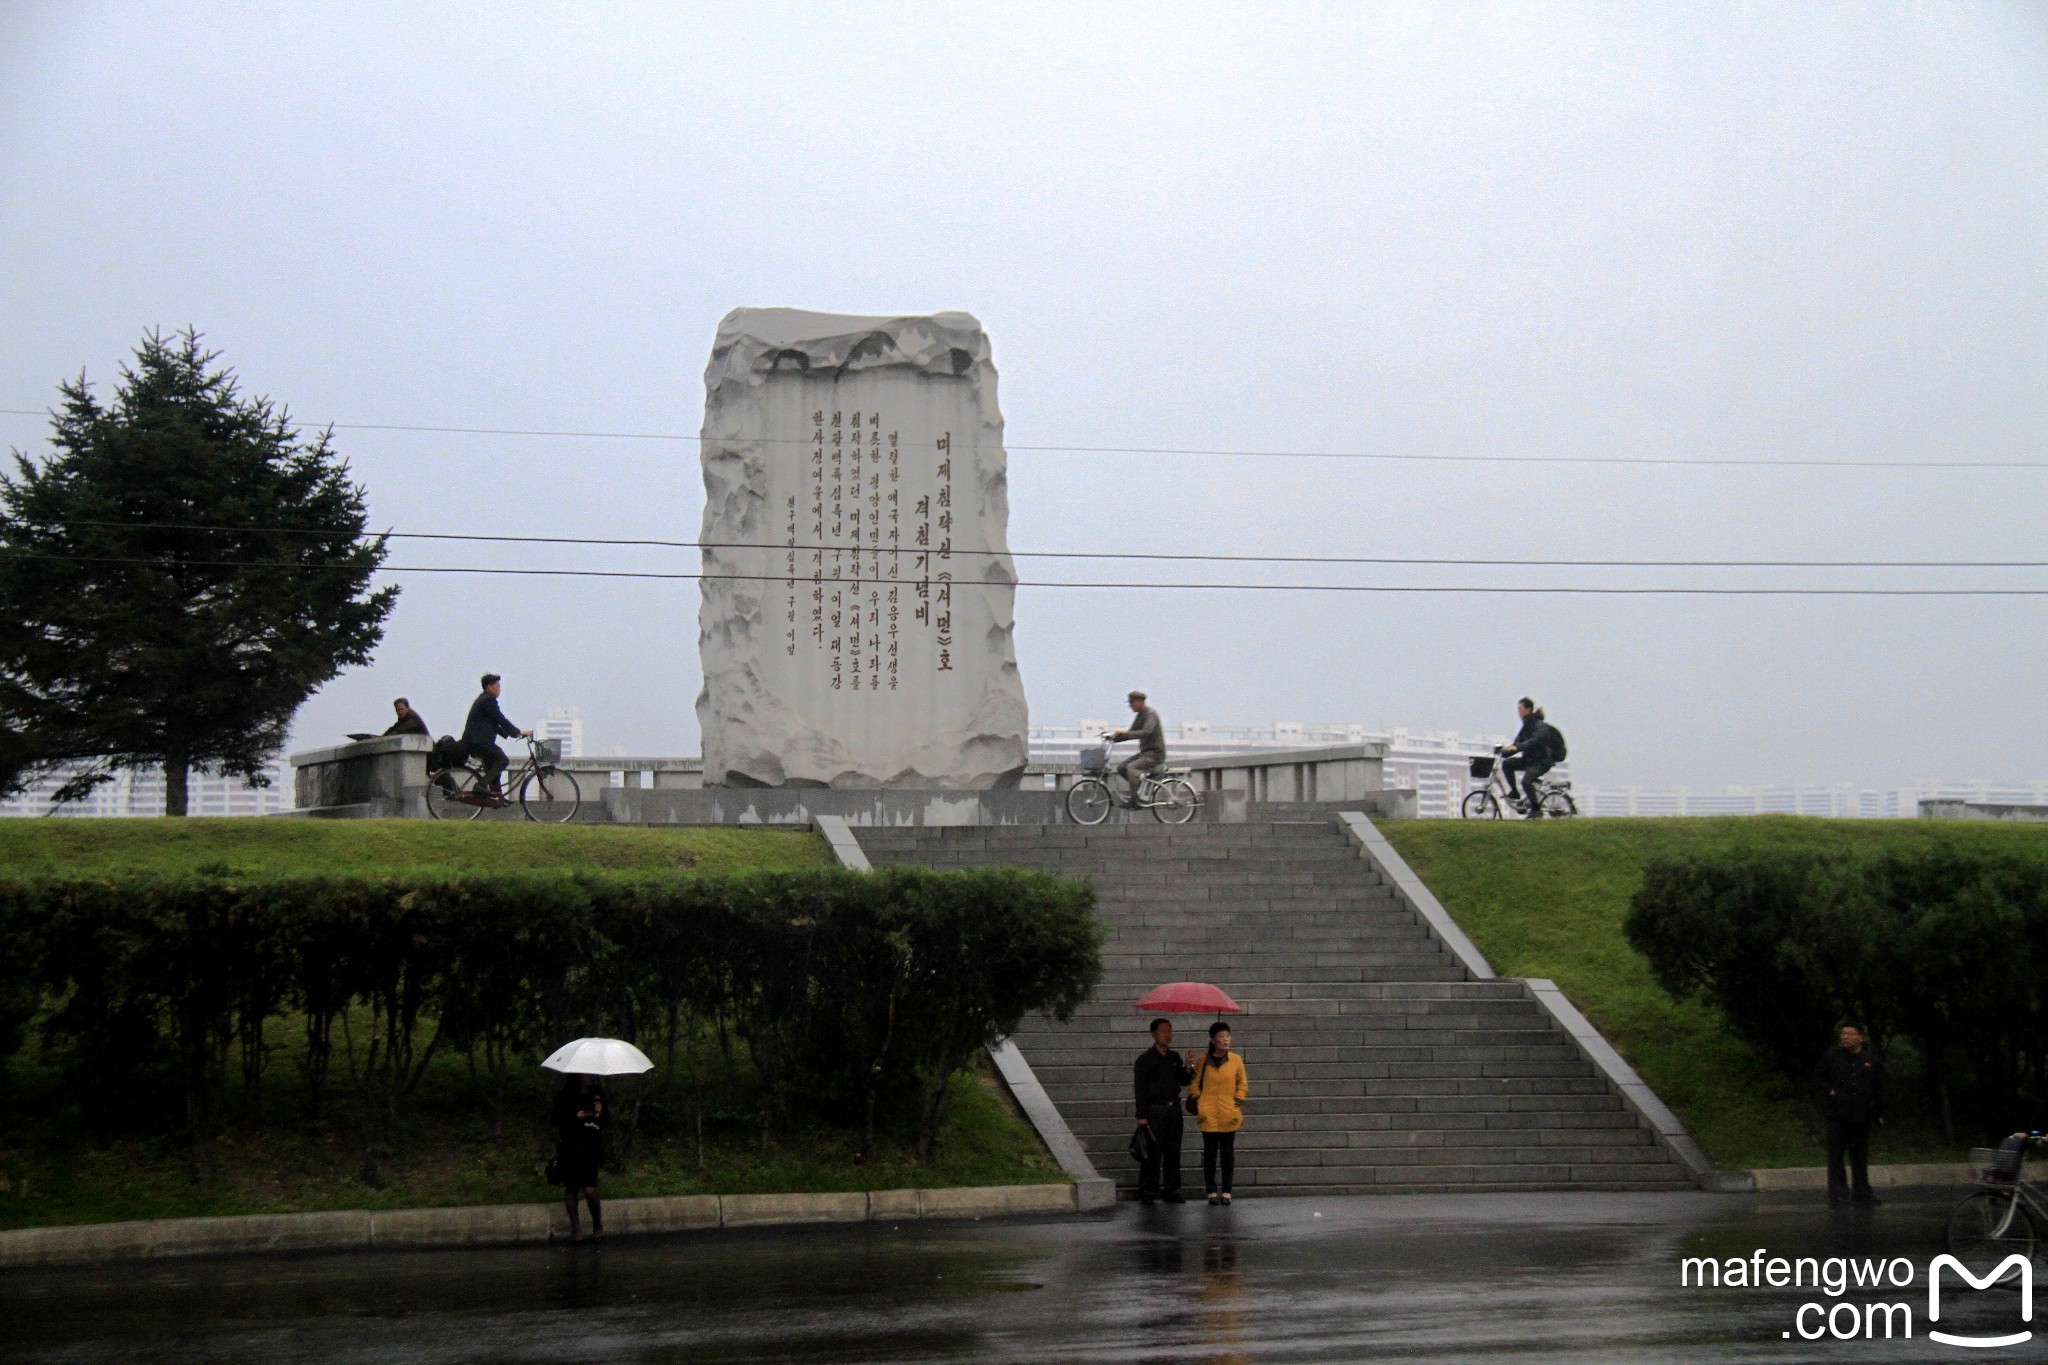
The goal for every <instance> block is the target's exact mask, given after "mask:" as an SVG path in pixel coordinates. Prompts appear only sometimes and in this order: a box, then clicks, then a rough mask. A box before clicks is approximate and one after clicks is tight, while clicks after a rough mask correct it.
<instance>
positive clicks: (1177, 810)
mask: <svg viewBox="0 0 2048 1365" xmlns="http://www.w3.org/2000/svg"><path fill="white" fill-rule="evenodd" d="M1201 808H1202V798H1201V797H1200V796H1198V795H1196V793H1195V784H1194V783H1192V782H1190V781H1188V780H1187V779H1186V778H1184V777H1169V778H1167V779H1166V781H1164V782H1161V783H1160V784H1159V785H1158V786H1157V787H1156V788H1154V789H1153V792H1152V818H1153V819H1155V820H1157V821H1158V822H1159V823H1160V824H1162V825H1185V824H1186V823H1187V822H1188V821H1190V820H1192V819H1194V818H1195V812H1196V811H1198V810H1200V809H1201Z"/></svg>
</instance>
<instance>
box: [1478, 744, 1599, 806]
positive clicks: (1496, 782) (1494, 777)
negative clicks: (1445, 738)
mask: <svg viewBox="0 0 2048 1365" xmlns="http://www.w3.org/2000/svg"><path fill="white" fill-rule="evenodd" d="M1472 776H1474V777H1476V778H1479V779H1481V780H1482V781H1484V782H1485V783H1486V785H1485V786H1483V787H1481V788H1480V789H1479V790H1478V791H1476V792H1467V793H1466V794H1465V800H1464V803H1463V804H1462V805H1460V806H1459V807H1458V814H1459V815H1461V816H1463V817H1464V818H1465V819H1467V820H1499V819H1501V818H1502V817H1503V813H1504V811H1506V810H1508V809H1512V810H1513V811H1515V813H1516V814H1518V815H1519V814H1524V813H1526V812H1527V811H1528V809H1529V803H1528V802H1526V801H1524V800H1523V799H1522V798H1521V797H1519V796H1517V795H1515V793H1514V792H1513V790H1511V789H1510V788H1509V786H1508V779H1507V774H1506V773H1505V772H1503V771H1501V763H1500V750H1499V749H1497V748H1496V749H1495V750H1494V751H1493V754H1492V756H1491V757H1488V756H1486V755H1484V754H1481V755H1479V756H1477V757H1475V758H1473V760H1472ZM1536 800H1537V803H1538V805H1539V806H1540V808H1541V810H1542V813H1543V814H1545V815H1547V816H1549V817H1550V818H1551V819H1553V820H1564V819H1568V818H1569V817H1571V816H1574V815H1577V814H1578V813H1579V803H1578V802H1576V801H1574V800H1573V799H1572V784H1571V783H1570V782H1568V781H1562V780H1560V781H1552V780H1551V779H1550V778H1548V777H1539V778H1537V779H1536Z"/></svg>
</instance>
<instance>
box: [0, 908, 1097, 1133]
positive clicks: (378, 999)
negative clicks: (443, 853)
mask: <svg viewBox="0 0 2048 1365" xmlns="http://www.w3.org/2000/svg"><path fill="white" fill-rule="evenodd" d="M1092 912H1093V892H1092V891H1090V890H1089V889H1088V888H1087V887H1086V886H1084V885H1080V884H1077V883H1073V882H1065V881H1060V880H1058V879H1055V878H1052V877H1048V876H1044V875H1042V874H1034V873H1024V872H1014V871H1005V870H988V871H967V872H956V873H947V874H937V873H929V872H920V871H913V870H888V871H882V872H876V873H871V874H863V873H851V872H842V871H821V872H797V873H789V872H784V873H756V874H749V875H743V876H735V877H705V878H678V877H675V876H672V875H667V876H664V875H655V874H631V873H620V874H589V875H574V876H565V875H561V874H544V873H533V874H510V875H489V876H477V875H465V876H459V877H449V878H440V879H435V878H375V877H363V878H347V877H282V878H274V879H248V878H233V877H227V876H192V877H146V876H134V877H121V878H100V879H90V880H85V879H80V880H54V879H53V880H31V881H17V882H12V883H0V1048H4V1049H6V1053H7V1055H11V1054H12V1052H13V1051H14V1050H15V1049H17V1048H19V1047H22V1046H27V1045H29V1042H30V1040H31V1039H32V1038H33V1037H34V1036H35V1035H38V1034H39V1035H40V1039H41V1042H42V1050H41V1054H40V1055H41V1057H42V1058H43V1059H44V1061H45V1062H46V1063H47V1064H50V1065H54V1066H56V1067H57V1068H59V1069H60V1070H61V1071H62V1072H63V1073H64V1074H65V1076H66V1078H67V1079H68V1080H69V1081H70V1083H71V1084H73V1085H74V1086H75V1087H76V1089H77V1093H78V1097H79V1101H80V1104H81V1109H82V1112H83V1113H84V1114H85V1115H86V1116H87V1118H88V1120H89V1121H90V1122H91V1123H92V1124H93V1125H94V1126H95V1127H97V1128H100V1129H102V1130H112V1129H126V1128H134V1127H138V1126H139V1127H143V1128H158V1129H176V1130H181V1131H185V1132H188V1133H190V1134H191V1135H193V1136H195V1137H200V1136H203V1135H204V1134H206V1133H207V1132H209V1131H210V1130H211V1129H213V1128H214V1127H215V1126H216V1124H217V1122H218V1120H219V1115H220V1109H221V1105H222V1101H223V1099H224V1097H225V1096H226V1095H227V1094H228V1093H229V1092H230V1090H231V1088H232V1089H234V1090H236V1091H237V1092H238V1093H239V1094H241V1095H242V1096H243V1097H245V1098H246V1097H247V1096H248V1095H250V1094H253V1093H255V1091H256V1089H257V1088H258V1087H260V1086H262V1085H263V1084H264V1083H265V1061H266V1057H267V1055H268V1051H269V1049H268V1048H267V1047H266V1043H265V1026H266V1024H268V1025H270V1026H271V1027H272V1029H273V1031H274V1028H275V1021H278V1020H290V1021H292V1023H293V1025H294V1026H296V1027H303V1029H304V1030H305V1046H304V1047H303V1048H298V1049H294V1051H295V1052H296V1053H298V1054H299V1055H300V1057H301V1059H302V1060H301V1062H300V1065H299V1067H298V1068H297V1070H298V1073H299V1074H298V1075H297V1077H296V1078H294V1079H295V1082H296V1084H297V1085H298V1086H299V1087H300V1088H301V1089H302V1091H303V1095H304V1099H305V1103H306V1105H307V1106H308V1108H309V1109H310V1110H315V1111H317V1110H318V1109H319V1107H320V1106H321V1104H322V1103H323V1100H324V1099H325V1098H326V1096H327V1094H328V1091H329V1088H330V1087H329V1078H330V1072H331V1070H332V1069H333V1068H334V1067H335V1066H337V1065H344V1064H345V1065H346V1066H347V1067H348V1068H349V1069H350V1070H351V1071H352V1072H353V1073H354V1077H353V1079H354V1080H355V1082H356V1084H355V1086H354V1090H355V1091H356V1092H358V1093H366V1094H368V1095H370V1096H372V1097H373V1098H374V1103H375V1106H376V1107H377V1108H378V1109H379V1110H380V1111H381V1117H382V1119H383V1120H384V1121H385V1122H387V1123H389V1124H391V1125H393V1126H395V1125H396V1123H397V1121H398V1116H399V1113H400V1109H401V1106H402V1105H403V1103H404V1100H405V1097H406V1096H407V1095H408V1094H409V1093H410V1092H411V1091H412V1089H413V1088H414V1087H415V1086H416V1085H417V1084H418V1083H419V1080H420V1078H421V1076H422V1075H423V1074H424V1073H425V1071H426V1068H427V1065H428V1063H429V1062H430V1061H431V1060H432V1058H433V1057H434V1056H435V1055H436V1054H437V1053H438V1052H440V1051H442V1050H443V1049H448V1048H454V1049H458V1050H460V1051H462V1052H464V1053H467V1054H468V1055H469V1057H470V1059H471V1062H472V1065H474V1066H475V1067H476V1068H477V1069H478V1071H479V1074H484V1075H488V1076H490V1077H492V1078H495V1079H496V1080H497V1081H498V1083H499V1090H500V1092H501V1093H502V1083H503V1079H504V1077H505V1076H506V1075H507V1074H508V1072H509V1069H510V1068H514V1067H530V1066H532V1065H533V1064H535V1063H536V1062H538V1061H539V1060H540V1058H541V1057H542V1056H544V1055H545V1054H546V1052H547V1051H548V1050H549V1049H550V1048H552V1047H554V1046H556V1045H558V1044H560V1043H562V1042H564V1041H567V1040H568V1039H570V1038H573V1037H577V1036H580V1035H590V1034H603V1035H610V1036H616V1037H623V1038H627V1039H630V1040H632V1041H634V1042H637V1043H639V1044H640V1045H641V1046H642V1047H643V1048H645V1049H646V1050H647V1051H648V1052H649V1053H650V1055H652V1056H654V1058H655V1060H656V1062H657V1064H659V1063H661V1062H663V1061H664V1060H668V1061H670V1062H673V1060H674V1059H675V1057H676V1055H677V1049H678V1045H679V1042H681V1041H683V1040H686V1039H689V1038H699V1037H702V1036H704V1035H705V1034H706V1033H707V1032H708V1033H712V1034H715V1035H716V1037H717V1038H718V1039H720V1040H721V1042H722V1043H724V1044H726V1045H727V1050H728V1052H729V1053H731V1054H735V1055H737V1054H744V1057H745V1059H746V1064H748V1065H751V1066H752V1067H754V1068H755V1069H756V1071H757V1072H758V1075H759V1079H760V1081H761V1090H762V1093H763V1094H764V1095H765V1096H766V1102H765V1106H764V1109H763V1113H762V1116H761V1118H762V1122H763V1123H764V1125H772V1124H774V1123H776V1122H778V1121H780V1120H785V1119H789V1118H793V1117H797V1116H799V1115H804V1116H822V1117H824V1118H826V1119H827V1120H829V1121H833V1122H837V1123H845V1124H861V1125H865V1126H866V1128H867V1130H868V1131H869V1133H870V1134H872V1132H873V1131H874V1127H875V1125H876V1124H877V1123H882V1122H887V1123H897V1124H906V1123H915V1125H916V1128H917V1131H918V1132H919V1134H920V1138H921V1143H920V1145H921V1148H922V1149H923V1150H925V1151H927V1152H928V1151H929V1145H930V1141H931V1139H932V1137H933V1135H934V1134H935V1133H936V1132H937V1131H938V1128H939V1126H940V1125H941V1124H942V1123H943V1121H944V1117H945V1115H944V1112H943V1106H944V1103H945V1096H946V1094H947V1093H948V1087H947V1081H948V1080H949V1078H950V1077H952V1076H953V1075H954V1074H955V1073H956V1072H957V1071H958V1070H959V1069H960V1068H962V1067H963V1066H965V1065H967V1064H968V1063H969V1061H970V1060H971V1059H972V1057H973V1055H974V1053H975V1050H976V1049H977V1048H979V1047H981V1046H982V1045H983V1044H984V1043H986V1042H988V1041H991V1040H993V1039H994V1038H996V1037H999V1036H1001V1035H1003V1034H1005V1033H1008V1032H1009V1031H1011V1030H1012V1029H1014V1028H1015V1027H1016V1026H1017V1024H1018V1022H1019V1020H1020V1019H1022V1018H1023V1016H1025V1015H1026V1014H1029V1013H1032V1012H1034V1011H1048V1012H1050V1013H1052V1014H1054V1015H1056V1016H1058V1017H1061V1018H1065V1017H1067V1016H1068V1015H1070V1014H1071V1012H1072V1011H1073V1009H1074V1007H1075V1006H1076V1005H1078V1004H1079V1003H1080V1001H1081V1000H1082V999H1083V998H1085V996H1086V995H1087V993H1088V991H1089V990H1090V989H1091V988H1092V986H1093V985H1094V983H1095V981H1096V979H1097V977H1098V975H1099V972H1100V958H1099V949H1100V929H1099V927H1098V925H1097V923H1096V921H1095V918H1094V915H1093V913H1092ZM38 1021H39V1022H40V1027H39V1028H36V1027H30V1025H31V1024H33V1023H36V1022H38ZM735 1045H736V1046H735ZM337 1058H342V1059H344V1060H343V1061H339V1062H338V1061H337V1060H336V1059H337Z"/></svg>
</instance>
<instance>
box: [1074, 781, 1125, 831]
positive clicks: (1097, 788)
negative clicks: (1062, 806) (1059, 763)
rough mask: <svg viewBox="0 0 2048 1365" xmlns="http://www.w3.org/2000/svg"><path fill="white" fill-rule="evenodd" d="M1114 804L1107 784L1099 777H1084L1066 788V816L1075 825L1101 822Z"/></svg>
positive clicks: (1105, 818) (1107, 816)
mask: <svg viewBox="0 0 2048 1365" xmlns="http://www.w3.org/2000/svg"><path fill="white" fill-rule="evenodd" d="M1115 804H1116V802H1115V800H1114V799H1113V798H1112V797H1111V796H1110V794H1109V784H1108V783H1107V782H1104V781H1103V780H1102V779H1101V778H1099V777H1084V778H1082V779H1081V780H1080V781H1079V782H1076V783H1075V784H1074V785H1073V786H1071V787H1069V788H1067V818H1068V819H1070V820H1072V821H1073V822H1074V823H1075V824H1077V825H1099V824H1101V823H1102V822H1103V821H1104V820H1107V819H1108V818H1109V808H1110V807H1111V806H1113V805H1115Z"/></svg>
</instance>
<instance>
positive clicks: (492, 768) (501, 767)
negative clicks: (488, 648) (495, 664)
mask: <svg viewBox="0 0 2048 1365" xmlns="http://www.w3.org/2000/svg"><path fill="white" fill-rule="evenodd" d="M483 684H484V690H483V691H481V692H479V693H478V694H477V698H476V700H475V701H473V702H471V703H470V704H469V719H468V720H466V721H464V722H463V725H462V745H463V748H465V749H467V750H468V751H469V756H470V757H471V758H473V759H476V760H479V761H480V762H482V764H483V765H484V772H485V774H486V775H488V776H489V778H490V782H491V794H492V795H493V796H502V795H503V794H504V793H502V792H500V791H499V790H498V784H499V779H500V778H502V777H503V776H504V775H505V768H506V766H507V765H508V764H510V763H511V761H512V760H511V759H509V758H507V757H506V756H505V751H504V750H503V749H500V748H499V747H498V737H499V736H500V735H502V736H504V737H505V738H506V739H526V738H528V737H530V736H531V735H532V734H533V731H531V730H522V729H520V728H519V727H518V726H516V725H514V724H513V723H512V722H511V721H509V720H506V719H505V713H504V712H503V711H500V710H499V709H498V694H499V693H501V692H503V691H504V690H505V684H504V683H502V682H500V681H499V679H498V675H497V674H495V673H486V674H484V677H483Z"/></svg>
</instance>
